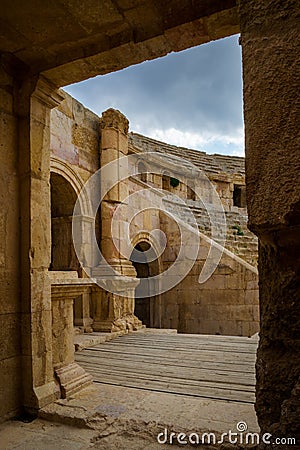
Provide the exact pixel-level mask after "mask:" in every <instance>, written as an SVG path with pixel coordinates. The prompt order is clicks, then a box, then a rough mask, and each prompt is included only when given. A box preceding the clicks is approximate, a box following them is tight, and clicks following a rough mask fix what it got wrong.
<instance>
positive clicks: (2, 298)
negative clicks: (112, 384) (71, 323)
mask: <svg viewBox="0 0 300 450" xmlns="http://www.w3.org/2000/svg"><path fill="white" fill-rule="evenodd" d="M0 80H1V81H0V105H1V106H0V136H1V145H0V166H1V173H0V201H1V210H0V330H1V349H0V398H1V402H0V420H4V419H6V418H8V417H11V416H13V415H15V414H16V413H17V412H18V411H19V409H20V407H21V405H22V398H21V343H20V331H21V330H20V313H21V304H20V286H19V283H20V261H19V238H20V234H19V233H20V226H19V225H20V224H19V181H18V150H17V143H18V137H17V117H16V116H15V114H14V99H13V91H14V89H15V86H14V83H13V79H12V77H11V76H10V75H9V74H8V73H6V72H5V71H4V70H3V68H2V67H1V69H0Z"/></svg>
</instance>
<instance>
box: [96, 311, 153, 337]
mask: <svg viewBox="0 0 300 450" xmlns="http://www.w3.org/2000/svg"><path fill="white" fill-rule="evenodd" d="M141 328H144V325H143V324H142V322H141V321H140V320H139V319H138V318H137V317H136V316H134V315H128V316H125V317H123V318H122V319H116V320H114V321H112V320H102V321H98V322H94V323H93V330H94V331H101V332H103V333H113V332H117V331H137V330H140V329H141Z"/></svg>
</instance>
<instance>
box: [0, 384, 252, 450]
mask: <svg viewBox="0 0 300 450" xmlns="http://www.w3.org/2000/svg"><path fill="white" fill-rule="evenodd" d="M40 415H41V417H40V418H38V419H36V420H35V421H33V422H31V423H22V422H17V421H11V422H7V423H4V424H2V425H1V426H0V449H1V450H10V449H20V450H21V449H22V450H29V449H30V450H32V449H34V450H48V449H50V450H56V449H67V450H68V449H70V450H71V449H72V450H73V449H75V450H77V449H78V450H79V449H80V450H83V449H89V448H94V449H105V450H110V449H111V450H113V449H120V450H125V449H126V450H127V449H128V450H131V449H132V450H141V449H161V448H163V447H166V446H164V445H161V444H158V443H157V435H158V433H161V432H163V431H164V429H165V428H167V429H168V433H169V434H170V433H171V432H175V433H179V432H185V433H187V434H189V433H191V432H197V433H199V434H200V433H203V432H208V431H212V430H213V431H215V432H217V433H222V432H226V431H228V430H229V429H231V430H233V431H236V424H237V423H238V422H240V421H244V422H246V423H247V425H248V430H250V431H252V432H254V431H258V426H257V422H256V417H255V413H254V408H253V405H250V404H240V403H235V402H228V401H220V400H210V399H200V398H193V397H189V396H184V395H174V394H168V393H157V392H152V391H146V390H140V389H132V388H125V387H121V386H109V385H107V386H105V385H101V386H99V385H98V386H97V385H93V386H91V387H89V388H87V389H85V390H84V391H82V392H81V393H79V394H76V395H74V397H73V398H72V399H70V400H59V401H57V402H56V403H55V404H52V405H50V406H48V407H45V408H44V409H43V410H42V411H41V414H40ZM45 419H47V420H45ZM69 424H73V425H75V426H70V425H69ZM167 447H168V446H167ZM184 447H185V448H194V447H190V446H188V445H185V446H184ZM172 448H179V446H178V445H172ZM180 448H181V447H180ZM201 448H202V449H205V446H201ZM207 448H209V449H210V450H212V449H213V448H215V447H214V446H212V445H210V446H208V447H207Z"/></svg>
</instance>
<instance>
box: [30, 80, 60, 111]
mask: <svg viewBox="0 0 300 450" xmlns="http://www.w3.org/2000/svg"><path fill="white" fill-rule="evenodd" d="M32 96H33V97H35V98H37V99H38V100H39V101H40V102H42V103H44V105H46V106H48V108H51V109H52V108H56V107H57V106H59V105H60V103H61V102H62V101H63V100H64V99H65V97H64V95H63V93H62V92H61V91H60V90H59V89H58V88H57V86H55V84H53V83H51V81H49V80H47V78H45V77H43V76H40V77H39V79H38V82H37V84H36V88H35V90H34V92H33V94H32Z"/></svg>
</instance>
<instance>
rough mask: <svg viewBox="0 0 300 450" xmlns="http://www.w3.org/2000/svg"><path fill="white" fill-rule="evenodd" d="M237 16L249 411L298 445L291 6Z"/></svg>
mask: <svg viewBox="0 0 300 450" xmlns="http://www.w3.org/2000/svg"><path fill="white" fill-rule="evenodd" d="M239 13H240V21H241V33H242V34H241V42H242V51H243V81H244V105H245V106H244V117H245V132H246V183H247V206H248V213H249V227H250V229H251V230H252V231H253V232H254V233H255V234H256V235H257V236H258V237H259V291H260V314H261V317H260V319H261V332H260V343H259V350H258V356H257V364H256V371H257V389H256V411H257V416H258V421H259V425H260V427H261V430H262V432H268V433H272V434H274V435H275V434H277V435H279V436H286V435H290V436H294V437H298V443H299V438H300V421H299V414H300V413H299V411H300V398H299V393H300V384H299V376H300V359H299V348H300V347H299V327H300V301H299V300H300V260H299V254H300V201H299V199H300V184H299V177H300V151H299V100H298V98H299V71H298V72H297V67H299V16H298V13H299V3H298V2H296V1H292V0H291V1H286V2H270V1H268V0H261V1H259V2H258V1H257V0H239ZM273 448H280V447H275V446H273Z"/></svg>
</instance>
